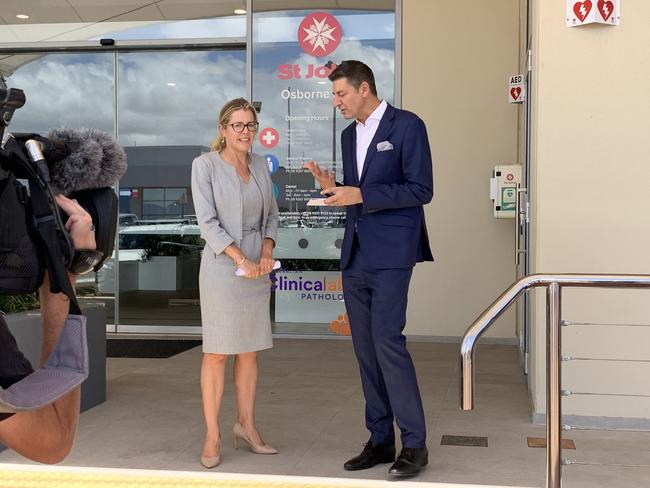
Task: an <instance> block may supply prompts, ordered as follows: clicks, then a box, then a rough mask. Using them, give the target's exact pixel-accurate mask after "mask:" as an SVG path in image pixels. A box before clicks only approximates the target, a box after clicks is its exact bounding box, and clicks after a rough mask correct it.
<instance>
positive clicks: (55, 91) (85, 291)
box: [0, 53, 115, 324]
mask: <svg viewBox="0 0 650 488" xmlns="http://www.w3.org/2000/svg"><path fill="white" fill-rule="evenodd" d="M1 64H2V66H0V67H2V68H3V70H7V69H10V70H13V72H12V74H11V75H10V76H8V77H7V86H8V87H11V88H21V89H22V90H23V91H24V92H25V96H26V99H27V101H26V103H25V106H23V107H22V108H20V109H18V110H17V111H16V112H15V115H14V117H13V120H12V122H11V125H10V126H9V130H10V131H11V132H36V133H40V134H45V133H47V131H48V130H50V129H53V128H57V127H68V128H81V127H93V128H96V129H100V130H102V131H104V132H107V133H108V134H111V135H113V134H114V125H115V124H114V122H115V118H114V114H115V110H114V104H113V100H114V98H115V97H114V89H115V85H114V80H115V76H114V72H113V66H114V64H113V54H112V53H65V54H42V53H31V54H21V55H16V56H8V57H5V58H4V59H3V60H2V63H1ZM9 67H10V68H9ZM5 72H6V71H5ZM76 292H77V296H78V297H79V299H80V302H81V304H82V305H83V303H84V301H86V300H88V299H92V300H93V301H101V302H104V303H105V306H106V311H107V322H108V323H109V324H110V323H114V321H115V315H114V304H115V300H114V294H115V265H114V257H111V258H109V259H108V260H107V261H106V262H105V264H104V266H103V268H102V269H100V270H99V272H97V273H89V274H87V275H83V276H80V277H78V278H77V281H76Z"/></svg>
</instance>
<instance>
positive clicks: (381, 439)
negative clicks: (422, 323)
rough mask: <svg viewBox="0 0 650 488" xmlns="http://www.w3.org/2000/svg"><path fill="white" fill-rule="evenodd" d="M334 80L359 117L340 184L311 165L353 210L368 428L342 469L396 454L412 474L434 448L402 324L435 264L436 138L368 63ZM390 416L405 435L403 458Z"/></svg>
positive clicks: (349, 299) (355, 310) (347, 114)
mask: <svg viewBox="0 0 650 488" xmlns="http://www.w3.org/2000/svg"><path fill="white" fill-rule="evenodd" d="M329 79H330V81H332V92H333V95H334V100H333V103H334V106H335V107H337V108H338V109H339V110H340V112H341V114H342V115H343V117H344V118H346V119H354V122H352V124H350V125H349V126H348V127H347V128H346V129H345V130H344V131H343V133H342V135H341V146H342V154H343V185H338V184H337V183H335V181H334V175H332V174H331V173H330V172H328V171H327V170H324V169H322V168H320V167H319V166H318V164H317V163H315V162H313V161H310V162H309V163H307V164H305V167H306V168H307V169H309V170H310V171H311V173H312V174H313V175H314V177H315V178H316V179H317V180H318V182H319V183H320V185H321V187H322V188H323V191H322V193H323V194H325V195H330V196H329V197H328V198H327V199H326V200H325V203H326V204H327V205H335V206H345V207H346V216H347V222H346V227H345V237H344V239H343V247H342V249H341V270H342V271H343V294H344V298H345V307H346V309H347V312H348V316H349V319H350V327H351V330H352V342H353V345H354V351H355V354H356V357H357V361H358V363H359V369H360V373H361V384H362V386H363V393H364V396H365V399H366V427H367V428H368V430H369V431H370V434H371V435H370V440H369V441H368V443H367V444H366V445H365V447H364V449H363V451H362V452H361V454H359V455H358V456H356V457H354V458H352V459H350V460H349V461H347V462H346V463H345V465H344V467H345V469H347V470H359V469H367V468H370V467H372V466H375V465H376V464H378V463H388V462H393V461H394V464H393V465H392V466H391V468H390V469H389V473H390V474H392V475H394V476H412V475H415V474H417V473H418V472H419V471H421V470H422V468H424V467H425V466H426V465H427V463H428V451H427V448H426V428H425V421H424V411H423V408H422V400H421V398H420V391H419V389H418V384H417V378H416V374H415V368H414V367H413V361H412V360H411V356H410V354H409V352H408V350H407V349H406V338H405V337H404V335H403V334H402V331H403V329H404V326H405V325H406V302H407V296H408V287H409V282H410V279H411V274H412V271H413V266H415V263H417V262H421V261H433V257H432V256H431V250H430V248H429V240H428V236H427V229H426V225H425V221H424V209H423V207H422V206H423V205H425V204H426V203H428V202H430V201H431V198H432V197H433V174H432V173H433V171H432V163H431V151H430V149H429V141H428V137H427V132H426V128H425V126H424V123H423V122H422V120H421V119H420V118H419V117H418V116H417V115H415V114H413V113H411V112H407V111H405V110H399V109H396V108H395V107H392V106H391V105H389V104H387V103H386V101H380V100H379V98H378V97H377V89H376V86H375V80H374V75H373V73H372V70H371V69H370V68H369V67H368V66H366V65H365V64H364V63H362V62H360V61H343V62H342V63H341V64H340V65H339V66H338V67H337V68H336V69H335V70H334V71H333V72H332V73H331V74H330V76H329ZM393 421H396V422H397V425H398V427H399V429H400V432H401V441H402V450H401V452H400V454H399V456H398V457H397V460H396V459H395V433H394V429H393Z"/></svg>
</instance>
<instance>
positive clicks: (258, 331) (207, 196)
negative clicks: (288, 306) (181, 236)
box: [192, 152, 278, 354]
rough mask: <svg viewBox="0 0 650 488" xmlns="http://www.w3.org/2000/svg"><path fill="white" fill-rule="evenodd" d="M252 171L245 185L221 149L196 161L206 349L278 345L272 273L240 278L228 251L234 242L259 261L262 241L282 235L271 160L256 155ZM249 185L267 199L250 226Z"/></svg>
mask: <svg viewBox="0 0 650 488" xmlns="http://www.w3.org/2000/svg"><path fill="white" fill-rule="evenodd" d="M249 169H250V175H251V177H250V179H249V183H248V185H247V188H244V186H243V185H244V183H243V182H242V180H241V178H240V177H239V176H238V175H237V171H236V170H235V168H234V167H233V166H231V165H229V164H227V163H225V162H224V161H223V160H222V159H221V157H220V156H219V153H217V152H210V153H207V154H202V155H201V156H199V157H197V158H196V159H195V160H194V161H193V162H192V199H193V201H194V209H195V212H196V217H197V220H198V224H199V229H200V231H201V237H202V238H203V239H205V243H206V244H205V248H204V249H203V254H202V256H201V269H200V273H199V293H200V298H201V323H202V328H203V352H208V353H217V354H238V353H242V352H251V351H259V350H262V349H268V348H270V347H272V346H273V343H272V339H271V317H270V308H269V305H270V303H269V301H270V296H271V288H270V280H269V277H268V275H264V276H262V277H260V278H258V279H254V280H252V279H248V278H243V277H239V276H235V270H236V268H237V266H236V265H235V264H234V263H233V261H232V259H230V258H229V257H228V256H227V255H226V254H225V253H224V252H223V251H224V250H225V249H226V248H227V247H228V246H229V245H231V244H235V245H236V246H237V247H239V248H240V249H241V250H242V251H243V252H244V254H246V256H247V257H248V258H249V259H252V260H254V261H257V260H259V258H260V253H261V242H262V240H263V239H264V238H267V237H268V238H271V239H273V240H274V241H275V240H276V238H277V231H278V205H277V202H276V201H275V197H274V195H273V183H272V181H271V175H270V173H269V169H268V165H267V163H266V160H265V159H264V157H263V156H261V155H259V154H251V158H250V164H249ZM251 185H256V187H257V188H259V191H258V190H257V189H256V187H255V186H251ZM244 189H245V190H246V191H252V192H253V193H252V194H253V195H256V196H261V199H262V202H261V203H262V205H261V209H262V212H261V216H256V217H255V220H257V219H258V218H259V225H254V226H250V225H247V226H246V228H244V227H245V226H244V224H247V223H250V220H251V216H250V209H248V208H244V202H245V201H247V199H246V200H245V199H244V198H243V195H242V192H243V191H244ZM257 208H258V209H259V208H260V206H257ZM244 220H246V222H244Z"/></svg>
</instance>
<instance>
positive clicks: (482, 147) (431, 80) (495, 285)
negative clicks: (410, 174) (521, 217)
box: [402, 0, 519, 338]
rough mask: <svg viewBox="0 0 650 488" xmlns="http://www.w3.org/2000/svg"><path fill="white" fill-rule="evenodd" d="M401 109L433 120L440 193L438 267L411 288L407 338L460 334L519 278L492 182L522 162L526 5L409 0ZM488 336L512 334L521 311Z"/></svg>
mask: <svg viewBox="0 0 650 488" xmlns="http://www.w3.org/2000/svg"><path fill="white" fill-rule="evenodd" d="M402 32H403V48H402V52H403V64H402V83H403V85H402V105H403V107H404V108H406V109H408V110H412V111H414V112H416V113H417V114H418V115H419V116H420V117H421V118H422V119H423V120H424V122H425V123H426V125H427V129H428V131H429V140H430V142H431V149H432V152H433V160H434V182H435V196H434V199H433V202H432V203H431V204H429V205H428V206H427V207H426V217H427V225H428V229H429V236H430V239H431V246H432V250H433V254H434V256H435V258H436V262H435V263H433V264H430V263H426V264H422V265H418V266H417V267H416V269H415V272H414V275H413V280H412V283H411V294H410V301H409V321H408V328H407V332H408V333H409V334H417V335H426V336H462V334H463V333H464V332H465V330H466V329H467V327H468V326H469V325H470V324H471V322H472V321H473V320H474V319H475V318H476V317H477V316H478V314H479V313H481V312H482V310H483V309H484V308H485V307H487V306H488V305H489V304H490V303H491V302H492V301H493V300H494V299H495V298H496V297H497V296H498V295H499V294H500V293H501V292H502V291H503V290H504V289H505V288H506V287H508V286H509V285H510V284H511V283H512V282H513V281H514V280H515V266H514V232H515V230H514V221H513V220H497V219H495V218H494V217H493V216H492V202H491V201H490V200H489V191H488V179H489V177H490V175H491V170H492V168H493V166H494V165H496V164H513V163H516V162H519V161H518V158H517V129H518V128H517V117H518V110H519V109H518V107H516V106H513V105H509V104H508V103H507V91H506V86H507V79H508V76H509V75H511V74H514V73H516V72H517V70H518V68H517V66H518V52H519V1H518V0H492V1H489V2H486V1H484V0H471V1H465V2H443V1H438V0H436V1H422V0H419V1H418V0H404V2H403V30H402ZM488 336H493V337H501V338H513V337H514V313H513V312H509V313H507V314H505V315H504V316H503V317H502V318H501V319H499V321H498V322H497V324H495V326H493V328H492V330H491V331H490V332H489V333H488Z"/></svg>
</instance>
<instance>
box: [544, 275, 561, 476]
mask: <svg viewBox="0 0 650 488" xmlns="http://www.w3.org/2000/svg"><path fill="white" fill-rule="evenodd" d="M561 315H562V289H561V287H560V284H559V283H557V282H553V283H549V285H548V288H547V289H546V327H547V331H546V364H547V365H548V366H547V369H546V488H561V486H562V397H561V385H562V383H561V381H562V380H561V377H562V375H561V370H560V367H561V362H560V358H561V355H562V350H561V334H562V331H561V328H560V322H561Z"/></svg>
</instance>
